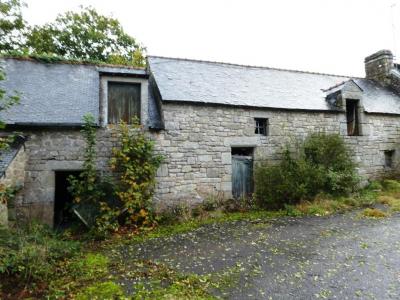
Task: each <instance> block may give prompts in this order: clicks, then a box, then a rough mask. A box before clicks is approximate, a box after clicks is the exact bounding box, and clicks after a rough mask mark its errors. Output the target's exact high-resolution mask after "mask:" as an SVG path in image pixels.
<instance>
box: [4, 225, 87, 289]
mask: <svg viewBox="0 0 400 300" xmlns="http://www.w3.org/2000/svg"><path fill="white" fill-rule="evenodd" d="M79 249H80V243H79V242H76V241H71V240H65V239H63V237H62V236H60V235H58V234H56V233H54V232H53V231H52V230H51V229H50V228H49V227H47V226H45V225H42V224H38V223H31V224H28V225H26V226H24V227H18V228H15V229H0V278H1V277H3V276H5V278H7V277H12V278H16V279H17V280H18V281H19V282H22V283H25V282H42V281H46V280H47V279H48V278H50V276H52V275H53V274H54V273H55V272H56V271H57V266H58V264H59V263H61V262H63V261H64V260H66V259H68V258H70V257H72V256H74V255H76V254H78V252H79Z"/></svg>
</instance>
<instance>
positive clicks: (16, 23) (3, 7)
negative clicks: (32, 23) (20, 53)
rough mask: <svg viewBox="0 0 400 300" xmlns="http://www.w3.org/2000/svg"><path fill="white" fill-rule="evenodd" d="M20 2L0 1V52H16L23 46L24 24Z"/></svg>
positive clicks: (12, 0)
mask: <svg viewBox="0 0 400 300" xmlns="http://www.w3.org/2000/svg"><path fill="white" fill-rule="evenodd" d="M24 5H25V4H24V3H23V2H22V1H21V0H0V52H8V51H13V50H18V49H21V48H22V47H23V44H24V37H23V36H24V33H25V32H24V30H25V28H26V23H25V21H24V19H23V17H22V13H21V8H22V7H23V6H24Z"/></svg>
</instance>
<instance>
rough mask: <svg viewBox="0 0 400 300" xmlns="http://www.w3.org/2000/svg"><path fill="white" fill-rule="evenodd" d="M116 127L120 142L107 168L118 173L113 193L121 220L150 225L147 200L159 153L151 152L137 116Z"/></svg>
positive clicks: (152, 188)
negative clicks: (123, 217) (119, 205)
mask: <svg viewBox="0 0 400 300" xmlns="http://www.w3.org/2000/svg"><path fill="white" fill-rule="evenodd" d="M117 130H118V131H119V134H120V138H121V146H120V147H118V148H114V149H113V158H112V159H111V169H112V170H113V171H114V172H116V173H117V174H119V180H118V184H117V186H116V195H117V196H118V198H119V200H120V201H121V203H122V206H123V208H124V210H125V211H126V212H127V218H126V220H125V221H126V222H127V223H128V224H134V225H138V226H143V225H144V226H146V225H151V223H152V222H153V214H152V208H151V200H152V196H153V193H154V186H155V176H156V172H157V169H158V167H159V166H160V163H161V162H162V157H161V156H160V155H157V154H155V152H154V143H153V142H152V141H151V140H150V139H149V138H148V137H147V136H146V135H145V132H144V130H143V128H142V127H141V126H140V125H139V124H138V122H137V120H134V124H133V125H130V126H128V125H127V124H126V123H124V122H122V123H121V124H119V125H118V129H117Z"/></svg>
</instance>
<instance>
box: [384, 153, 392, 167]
mask: <svg viewBox="0 0 400 300" xmlns="http://www.w3.org/2000/svg"><path fill="white" fill-rule="evenodd" d="M384 153H385V167H387V168H392V167H393V157H394V150H386V151H384Z"/></svg>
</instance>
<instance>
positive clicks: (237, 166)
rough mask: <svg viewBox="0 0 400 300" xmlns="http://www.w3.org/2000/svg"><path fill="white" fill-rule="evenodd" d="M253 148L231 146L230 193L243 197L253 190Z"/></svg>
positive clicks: (249, 194) (236, 196) (235, 196)
mask: <svg viewBox="0 0 400 300" xmlns="http://www.w3.org/2000/svg"><path fill="white" fill-rule="evenodd" d="M253 150H254V149H253V148H249V147H237V148H232V152H231V153H232V195H233V197H234V198H236V199H238V198H245V197H249V196H251V194H252V192H253Z"/></svg>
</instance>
